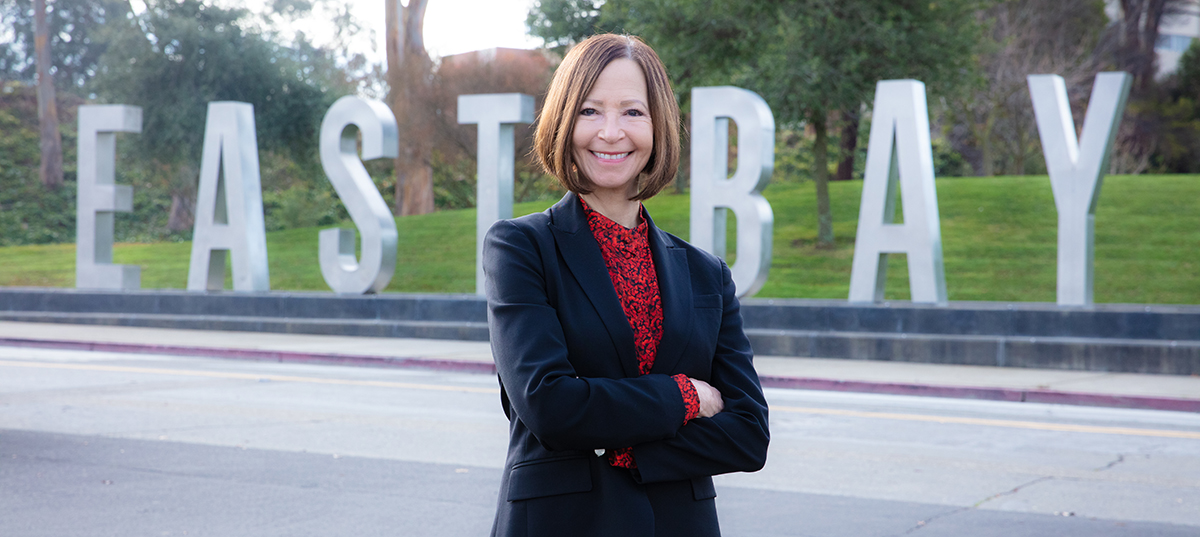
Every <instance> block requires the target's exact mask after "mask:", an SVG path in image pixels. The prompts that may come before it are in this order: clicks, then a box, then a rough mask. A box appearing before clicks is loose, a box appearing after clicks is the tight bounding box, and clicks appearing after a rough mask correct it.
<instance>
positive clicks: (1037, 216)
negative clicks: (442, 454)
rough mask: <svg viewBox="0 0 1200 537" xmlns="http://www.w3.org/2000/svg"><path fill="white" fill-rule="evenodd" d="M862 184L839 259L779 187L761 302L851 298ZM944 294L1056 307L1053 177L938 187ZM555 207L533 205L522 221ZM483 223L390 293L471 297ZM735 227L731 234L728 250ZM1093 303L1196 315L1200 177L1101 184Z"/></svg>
mask: <svg viewBox="0 0 1200 537" xmlns="http://www.w3.org/2000/svg"><path fill="white" fill-rule="evenodd" d="M861 188H862V182H861V181H852V182H847V183H835V184H832V185H830V197H831V198H832V202H833V213H834V235H835V237H836V240H837V246H836V248H834V249H830V250H822V249H817V248H816V247H815V245H814V241H815V238H816V199H815V195H814V193H813V192H814V188H813V185H812V183H803V184H779V185H772V186H771V187H770V188H768V189H767V191H766V197H767V199H768V200H770V202H771V207H772V208H773V209H774V212H775V242H774V259H773V262H772V265H771V273H770V277H769V278H768V280H767V284H766V286H764V287H763V289H762V290H761V291H760V292H759V293H758V295H756V296H758V297H777V298H835V299H844V298H846V296H847V294H848V292H849V287H850V265H851V262H852V260H853V257H854V232H855V228H856V227H857V224H858V206H859V201H860V196H861ZM937 189H938V205H939V210H940V212H941V226H942V241H943V243H942V247H943V252H944V256H945V266H946V286H947V288H948V291H949V294H950V299H951V300H990V301H1020V302H1053V301H1054V300H1055V296H1054V293H1055V291H1054V289H1055V281H1054V279H1055V248H1056V246H1055V237H1056V235H1057V231H1056V226H1057V213H1056V211H1055V209H1054V198H1053V195H1052V194H1051V191H1050V181H1049V179H1048V178H1047V177H1045V176H1025V177H990V178H945V179H939V180H938V181H937ZM550 204H551V202H548V201H547V202H540V203H525V204H519V205H517V206H516V207H515V210H514V212H515V214H517V215H522V214H528V213H531V212H535V211H540V210H542V209H544V208H546V207H547V206H549V205H550ZM646 206H647V208H648V209H649V211H650V213H651V214H652V215H653V216H654V219H655V222H657V223H658V225H659V226H660V227H662V228H664V229H666V230H667V231H670V232H672V233H675V234H676V235H679V236H681V237H684V238H687V235H688V197H687V196H686V195H660V196H658V197H656V198H654V199H652V200H650V201H648V202H647V203H646ZM474 226H475V212H474V211H473V210H458V211H442V212H438V213H435V214H431V215H425V216H418V217H408V218H401V219H398V220H397V227H398V229H399V232H400V243H399V251H398V259H399V260H398V263H397V266H396V275H395V277H394V278H393V279H392V282H391V284H390V285H389V286H388V289H387V291H389V292H411V293H470V292H473V291H474V289H475V282H474V275H475V269H474V252H475V248H474V240H475V231H474ZM733 228H734V226H730V234H731V237H730V251H731V252H732V251H733V249H734V246H735V244H734V241H733V240H732V233H733ZM1095 232H1096V239H1095V240H1096V242H1095V252H1096V264H1095V300H1096V302H1110V303H1146V304H1198V303H1200V273H1198V272H1200V271H1198V269H1200V176H1180V175H1169V176H1145V175H1143V176H1114V177H1107V178H1105V184H1104V188H1103V190H1102V192H1101V195H1100V202H1099V206H1098V209H1097V211H1096V227H1095ZM317 233H318V229H317V228H304V229H292V230H287V231H280V232H274V233H268V234H267V248H268V252H269V256H270V264H271V267H270V269H271V288H272V289H275V290H328V287H327V286H326V285H325V283H324V280H322V278H321V271H320V268H319V266H318V264H317ZM190 252H191V244H190V243H159V244H119V245H117V246H116V248H115V253H114V258H115V259H114V261H115V262H117V263H123V264H136V265H141V266H142V287H143V288H146V289H182V288H184V287H186V285H187V270H188V258H189V256H190ZM74 256H75V248H74V245H71V244H58V245H44V246H15V247H7V248H0V285H3V286H45V287H70V286H72V285H73V284H74V275H75V272H74V271H75V257H74ZM887 289H888V291H887V297H888V298H889V299H896V300H905V299H907V298H908V279H907V267H906V266H905V263H904V260H903V256H898V255H893V256H890V259H889V270H888V287H887Z"/></svg>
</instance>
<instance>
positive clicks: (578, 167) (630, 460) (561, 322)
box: [483, 35, 768, 537]
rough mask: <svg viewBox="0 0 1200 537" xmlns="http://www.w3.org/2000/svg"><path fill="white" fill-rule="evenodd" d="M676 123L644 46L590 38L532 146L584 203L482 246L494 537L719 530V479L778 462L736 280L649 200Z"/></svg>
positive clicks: (557, 77) (672, 148) (675, 141)
mask: <svg viewBox="0 0 1200 537" xmlns="http://www.w3.org/2000/svg"><path fill="white" fill-rule="evenodd" d="M678 129H679V108H678V105H677V104H676V103H675V96H674V93H673V92H672V90H671V86H670V83H669V82H668V80H667V74H666V70H665V69H664V68H663V65H662V63H661V62H660V61H659V59H658V56H657V55H656V54H655V53H654V51H653V50H651V49H650V47H648V46H646V44H645V43H642V42H641V41H640V40H638V39H637V38H634V37H627V36H617V35H597V36H594V37H592V38H589V39H588V40H586V41H584V42H582V43H580V44H579V45H577V46H576V47H575V48H574V49H572V50H571V52H570V53H569V54H567V57H566V58H564V59H563V62H562V64H561V65H560V66H559V67H558V70H557V71H556V72H555V74H554V80H553V82H551V84H550V90H549V92H548V94H547V97H546V102H545V105H544V106H543V108H542V111H541V115H540V117H539V119H538V125H537V133H536V135H535V141H534V144H535V149H534V152H535V153H536V154H537V156H538V158H539V159H540V160H541V163H542V165H543V167H545V169H546V170H547V172H548V173H551V174H553V175H554V176H555V177H557V178H558V179H559V181H561V182H562V184H563V185H564V186H565V187H566V188H567V189H568V190H569V191H570V192H569V193H568V194H567V195H566V196H565V197H563V199H562V201H559V202H558V203H557V204H555V205H554V206H553V207H551V208H550V209H548V210H547V211H546V212H544V213H539V214H533V215H529V216H525V217H522V218H517V219H514V220H505V221H500V222H497V223H496V224H495V225H494V226H492V228H491V230H490V231H489V232H488V235H487V238H486V240H485V242H484V249H483V263H484V271H485V274H486V288H487V298H488V327H489V329H490V330H491V340H492V352H493V354H494V356H495V360H496V369H497V371H498V373H499V376H500V385H501V391H500V399H501V404H502V405H503V407H504V412H505V414H506V415H507V416H508V418H509V422H510V441H509V450H508V460H507V462H506V463H505V466H504V474H503V479H502V481H501V486H500V498H499V508H498V510H497V513H496V521H495V525H494V526H493V530H492V534H493V535H501V536H518V535H521V536H524V535H529V536H543V535H544V536H588V535H595V536H659V537H662V536H671V535H680V536H689V537H700V536H708V535H719V534H720V529H719V527H718V525H717V515H716V507H715V503H714V501H713V498H714V497H715V496H716V491H715V490H714V489H713V483H712V477H711V476H713V475H716V474H721V473H726V472H735V471H756V470H758V469H760V468H762V466H763V463H764V462H765V460H766V452H767V441H768V432H767V406H766V402H765V400H764V399H763V394H762V389H761V387H760V386H759V382H758V376H757V374H756V373H755V371H754V366H753V364H752V363H751V358H752V354H751V350H750V344H749V342H748V341H747V339H746V336H745V334H744V333H743V331H742V318H741V314H740V313H739V306H738V301H737V298H736V297H735V295H734V285H733V281H732V280H731V279H730V275H729V269H728V268H727V267H726V266H725V264H724V263H722V262H721V260H719V259H717V258H716V257H713V256H712V255H709V254H707V253H705V252H703V251H700V250H698V249H696V248H694V247H692V246H691V245H689V244H687V243H686V242H684V241H682V240H680V239H679V238H677V237H674V236H672V235H670V234H667V233H665V232H663V231H660V230H659V229H658V228H657V227H655V226H654V221H653V220H651V219H650V215H649V214H647V213H646V211H645V209H644V208H643V207H642V204H641V200H644V199H648V198H650V197H651V196H654V195H655V194H656V193H658V192H659V191H660V190H661V189H662V188H663V187H664V186H666V185H667V184H669V183H670V182H671V180H672V179H673V178H674V175H675V169H676V166H677V165H678V163H679V132H678Z"/></svg>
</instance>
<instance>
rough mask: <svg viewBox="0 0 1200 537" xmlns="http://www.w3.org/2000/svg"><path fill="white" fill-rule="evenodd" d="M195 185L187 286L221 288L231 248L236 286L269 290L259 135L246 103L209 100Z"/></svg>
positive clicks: (242, 288) (202, 289)
mask: <svg viewBox="0 0 1200 537" xmlns="http://www.w3.org/2000/svg"><path fill="white" fill-rule="evenodd" d="M197 190H198V195H197V196H196V227H195V228H194V229H195V231H193V232H192V261H191V266H190V268H189V269H188V286H187V288H188V290H189V291H206V290H207V291H220V290H221V289H223V288H224V287H225V256H226V255H227V254H231V255H232V257H233V261H232V265H233V289H234V290H235V291H269V290H270V289H271V277H270V272H269V271H268V269H267V233H266V228H265V226H264V223H263V210H262V185H261V181H260V180H259V176H258V138H257V137H256V135H255V134H254V107H253V106H252V105H250V104H249V103H239V102H233V101H217V102H211V103H208V120H207V121H206V122H205V125H204V154H203V156H202V157H201V161H200V186H199V188H198V189H197Z"/></svg>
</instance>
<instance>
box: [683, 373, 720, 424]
mask: <svg viewBox="0 0 1200 537" xmlns="http://www.w3.org/2000/svg"><path fill="white" fill-rule="evenodd" d="M688 380H690V381H692V387H694V388H696V396H697V397H698V398H699V399H700V416H699V417H701V418H711V417H713V416H716V415H717V414H718V413H720V412H721V411H722V410H724V409H725V399H723V398H722V397H721V392H720V391H718V390H717V389H716V388H713V387H712V385H711V384H709V383H707V382H704V381H703V380H696V379H694V378H689V379H688Z"/></svg>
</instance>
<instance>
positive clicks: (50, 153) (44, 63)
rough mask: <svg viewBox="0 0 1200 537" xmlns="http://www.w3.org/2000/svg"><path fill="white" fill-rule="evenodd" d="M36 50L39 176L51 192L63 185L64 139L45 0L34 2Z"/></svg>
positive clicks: (35, 0) (34, 0)
mask: <svg viewBox="0 0 1200 537" xmlns="http://www.w3.org/2000/svg"><path fill="white" fill-rule="evenodd" d="M33 12H34V16H33V18H34V21H35V22H34V27H35V28H36V30H35V35H36V37H35V42H36V44H35V48H36V51H37V89H38V92H37V98H38V99H37V100H38V122H39V123H41V149H42V163H41V167H40V168H38V177H39V178H40V179H41V181H42V185H43V186H45V187H46V188H49V189H56V188H58V187H60V186H62V182H63V164H62V136H61V135H60V134H59V132H58V104H57V103H56V102H55V99H56V96H55V93H54V77H53V76H52V75H51V65H50V36H49V31H50V30H49V28H48V27H47V25H46V0H33Z"/></svg>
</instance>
